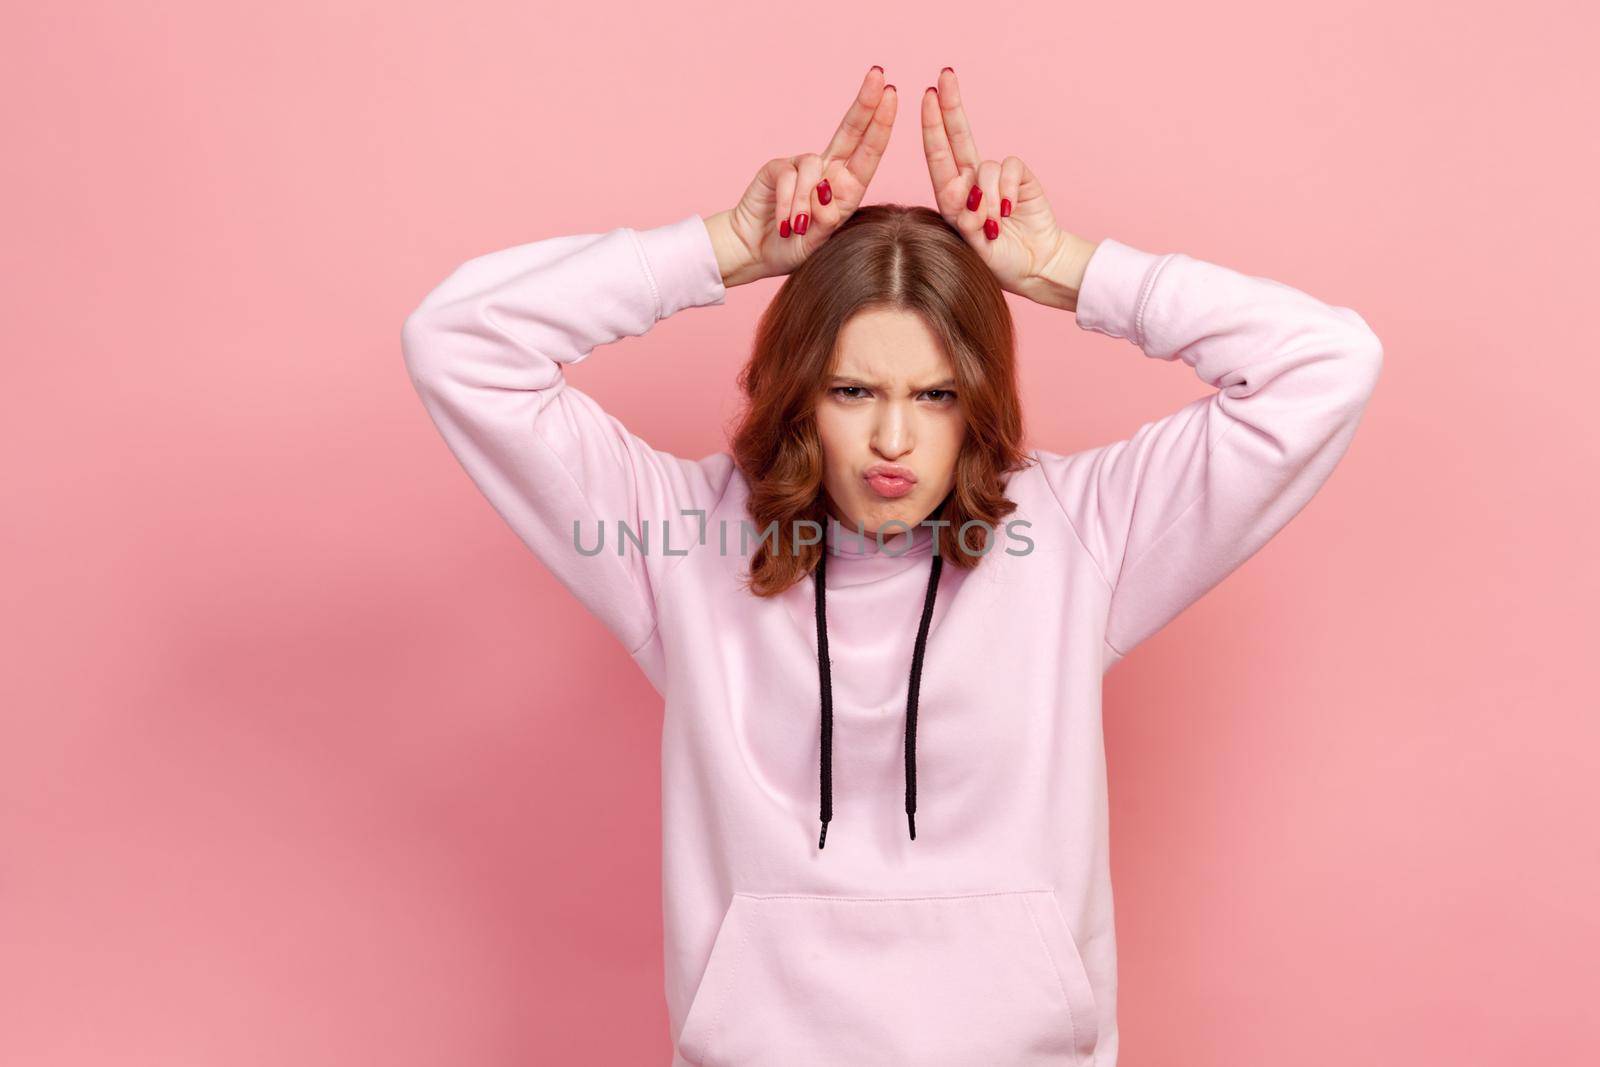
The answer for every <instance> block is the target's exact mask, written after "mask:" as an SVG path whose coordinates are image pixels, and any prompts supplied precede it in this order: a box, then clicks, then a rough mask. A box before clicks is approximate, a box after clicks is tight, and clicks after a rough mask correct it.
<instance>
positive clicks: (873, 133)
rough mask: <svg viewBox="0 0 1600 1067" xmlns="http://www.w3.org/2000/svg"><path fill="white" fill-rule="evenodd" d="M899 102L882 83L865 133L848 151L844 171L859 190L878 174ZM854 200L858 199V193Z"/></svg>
mask: <svg viewBox="0 0 1600 1067" xmlns="http://www.w3.org/2000/svg"><path fill="white" fill-rule="evenodd" d="M899 101H900V98H899V95H898V94H897V93H896V92H895V88H894V86H892V85H887V86H884V93H883V96H882V98H881V99H879V101H878V106H877V108H875V109H874V110H873V112H872V120H871V121H870V122H868V123H867V130H866V132H865V133H864V134H862V136H861V141H860V143H859V144H857V145H856V147H855V151H853V152H851V153H850V158H849V159H848V160H846V161H845V170H847V171H849V173H850V176H851V177H852V178H854V179H855V181H856V182H857V183H858V184H859V186H860V189H861V190H862V191H864V190H865V189H866V187H867V186H869V185H871V184H872V176H873V175H874V174H877V173H878V164H879V163H881V162H882V161H883V153H884V151H885V150H886V149H888V147H889V134H890V132H892V131H893V129H894V116H895V113H896V112H897V111H898V109H899V106H900V103H899ZM835 191H837V190H835ZM856 202H857V203H859V202H860V198H859V196H858V197H857V198H856ZM855 206H856V204H854V203H851V204H846V205H845V207H847V208H850V209H852V210H853V209H854V208H855Z"/></svg>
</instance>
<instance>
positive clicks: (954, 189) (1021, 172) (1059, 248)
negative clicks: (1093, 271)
mask: <svg viewBox="0 0 1600 1067" xmlns="http://www.w3.org/2000/svg"><path fill="white" fill-rule="evenodd" d="M922 150H923V153H924V154H925V155H926V156H927V158H928V177H929V178H931V179H932V180H933V197H934V203H935V204H937V205H938V208H939V214H941V215H943V216H944V218H945V220H946V221H947V222H949V223H950V224H951V225H952V226H954V227H955V228H956V229H957V230H959V231H960V232H961V234H962V236H964V237H965V238H966V239H967V243H968V244H969V245H971V246H972V247H973V248H975V249H976V250H977V252H978V254H979V255H980V256H982V257H983V260H984V262H985V263H987V264H988V265H989V269H990V270H992V271H993V272H994V275H995V277H996V279H998V280H999V282H1000V287H1001V288H1002V289H1004V290H1006V291H1007V292H1009V293H1016V294H1017V295H1018V296H1025V297H1028V298H1029V299H1030V300H1037V301H1038V302H1039V303H1041V304H1048V305H1050V306H1052V307H1061V308H1066V309H1067V310H1069V311H1071V310H1075V309H1076V308H1077V300H1078V288H1079V286H1080V285H1081V283H1082V281H1083V274H1084V268H1086V267H1087V266H1088V263H1089V257H1090V256H1091V255H1093V254H1094V250H1095V247H1096V246H1095V244H1094V242H1091V241H1085V240H1084V239H1083V238H1081V237H1077V236H1075V235H1074V234H1071V233H1069V232H1067V231H1066V230H1063V229H1062V228H1061V227H1060V226H1058V225H1057V224H1056V217H1055V213H1054V212H1053V211H1051V210H1050V201H1049V200H1048V199H1046V198H1045V195H1044V186H1042V185H1040V184H1039V179H1038V178H1036V177H1034V175H1033V171H1031V170H1029V169H1028V165H1027V164H1026V163H1024V162H1023V161H1022V160H1020V159H1018V158H1017V157H1016V156H1007V157H1006V158H1005V159H1004V160H1002V161H1000V162H998V163H997V162H995V161H994V160H992V159H984V158H983V157H982V156H980V155H979V154H978V144H977V142H976V141H975V140H974V139H973V136H972V125H971V124H970V123H969V122H968V121H967V113H966V110H965V109H964V108H962V106H961V87H960V85H959V84H957V82H956V72H955V71H954V70H951V69H950V68H949V67H945V68H944V70H942V71H940V72H939V84H938V86H937V87H932V86H930V87H929V88H928V89H927V90H926V91H925V92H923V94H922Z"/></svg>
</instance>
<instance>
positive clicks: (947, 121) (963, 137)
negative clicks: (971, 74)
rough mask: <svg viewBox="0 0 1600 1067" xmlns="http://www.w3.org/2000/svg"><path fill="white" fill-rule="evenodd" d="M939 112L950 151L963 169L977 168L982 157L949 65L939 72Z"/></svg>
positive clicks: (953, 72)
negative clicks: (948, 137) (948, 138)
mask: <svg viewBox="0 0 1600 1067" xmlns="http://www.w3.org/2000/svg"><path fill="white" fill-rule="evenodd" d="M939 113H940V115H941V116H943V118H944V128H945V131H946V132H947V133H948V134H949V136H950V153H951V155H953V156H955V160H956V164H957V165H958V166H960V167H961V168H962V169H963V170H965V169H967V168H968V167H971V168H972V169H973V170H976V169H977V168H978V164H979V163H982V162H983V157H982V156H980V155H978V142H977V140H976V139H975V138H974V137H973V136H972V125H971V124H970V123H968V122H967V112H966V109H965V108H963V107H962V106H961V86H960V84H959V83H957V82H956V72H955V71H953V70H951V69H950V68H949V67H946V68H944V69H943V70H941V71H940V72H939Z"/></svg>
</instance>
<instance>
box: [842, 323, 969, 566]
mask: <svg viewBox="0 0 1600 1067" xmlns="http://www.w3.org/2000/svg"><path fill="white" fill-rule="evenodd" d="M835 357H836V364H835V367H834V373H833V376H832V377H831V378H829V379H828V380H827V381H825V382H824V383H823V390H822V396H821V397H819V398H818V400H817V431H818V433H819V434H820V435H821V438H822V451H823V467H824V470H823V489H824V490H825V493H826V499H827V502H828V512H829V514H830V515H832V516H833V517H834V518H836V519H838V520H839V521H840V522H841V523H842V524H843V525H844V527H845V530H846V531H847V532H853V531H854V530H856V529H857V525H858V524H859V526H860V528H861V529H863V530H865V531H866V533H867V535H868V536H872V535H875V534H877V532H878V531H879V530H880V529H881V527H882V526H883V524H884V523H886V522H888V521H890V520H891V519H898V520H899V521H901V522H903V523H905V524H907V526H915V525H916V524H917V523H919V522H921V521H922V520H923V519H925V518H927V517H928V516H929V515H931V514H932V513H933V509H934V508H935V507H936V506H938V504H939V502H940V501H942V500H943V499H944V497H945V494H946V493H948V492H949V491H950V488H951V487H952V486H953V485H954V484H955V470H956V457H957V455H959V454H960V452H961V443H962V441H963V440H964V439H965V437H966V432H967V425H966V417H965V415H964V413H963V411H962V408H961V402H960V398H959V397H957V396H956V393H955V375H954V373H953V372H952V368H951V366H950V360H949V359H948V358H947V357H946V356H945V353H944V349H943V347H942V346H941V345H940V343H939V340H938V338H937V337H935V336H934V334H933V332H932V331H930V330H929V329H928V327H927V325H926V324H925V323H924V322H923V321H922V319H921V318H920V317H919V316H918V315H916V314H915V313H913V312H910V311H902V310H890V309H887V308H875V309H872V310H869V311H862V312H860V313H858V314H857V315H855V316H854V317H852V318H851V319H850V321H849V322H847V323H846V324H845V326H844V328H843V329H842V330H841V331H840V332H839V337H838V342H837V348H836V352H835ZM901 476H903V477H901ZM904 532H905V531H904V528H902V527H900V526H891V527H890V528H889V529H888V530H885V531H884V534H883V540H884V543H885V544H888V545H891V546H892V545H894V544H895V543H897V541H898V540H899V535H900V534H902V533H904Z"/></svg>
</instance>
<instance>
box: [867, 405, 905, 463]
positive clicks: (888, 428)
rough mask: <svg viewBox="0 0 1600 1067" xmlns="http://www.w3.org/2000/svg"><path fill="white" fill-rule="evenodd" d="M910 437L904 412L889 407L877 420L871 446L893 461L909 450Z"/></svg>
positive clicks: (891, 406)
mask: <svg viewBox="0 0 1600 1067" xmlns="http://www.w3.org/2000/svg"><path fill="white" fill-rule="evenodd" d="M911 437H912V434H911V420H910V419H909V418H907V417H906V415H905V413H904V412H902V411H900V410H899V409H898V408H897V407H895V406H893V405H890V406H889V407H888V408H886V409H885V410H884V412H883V415H882V416H881V417H880V418H879V419H878V423H877V426H876V427H875V428H874V431H873V439H872V445H873V447H874V448H875V449H877V451H878V452H880V453H882V454H883V455H885V456H888V457H889V458H891V459H893V458H894V457H896V456H902V455H904V454H905V453H907V452H909V451H910V450H911Z"/></svg>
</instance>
